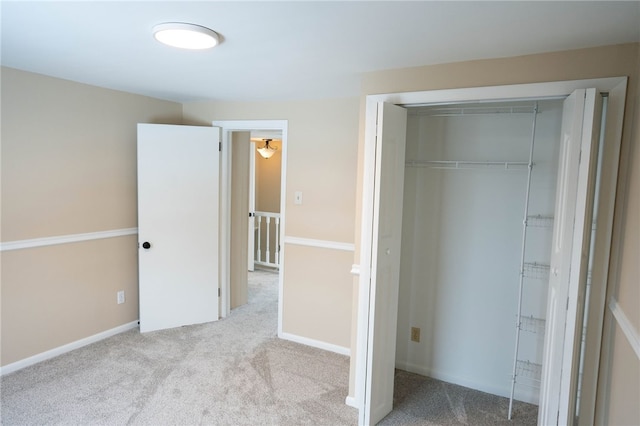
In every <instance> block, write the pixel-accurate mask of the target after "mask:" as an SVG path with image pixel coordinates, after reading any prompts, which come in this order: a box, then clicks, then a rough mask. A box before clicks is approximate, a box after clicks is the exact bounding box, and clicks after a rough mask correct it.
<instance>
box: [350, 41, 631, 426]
mask: <svg viewBox="0 0 640 426" xmlns="http://www.w3.org/2000/svg"><path fill="white" fill-rule="evenodd" d="M639 49H640V44H637V43H632V44H624V45H616V46H605V47H598V48H590V49H580V50H572V51H564V52H553V53H545V54H537V55H527V56H519V57H512V58H500V59H488V60H478V61H469V62H460V63H451V64H443V65H433V66H424V67H415V68H407V69H397V70H388V71H381V72H374V73H369V74H365V75H364V76H363V80H362V98H361V104H360V105H361V108H360V136H359V150H358V152H359V155H358V184H357V196H356V199H357V200H360V199H361V194H362V175H363V172H362V164H363V153H364V149H363V144H364V100H365V97H366V96H367V95H372V94H380V93H395V92H407V91H423V90H437V89H452V88H463V87H482V86H494V85H505V84H519V83H536V82H545V81H560V80H577V79H587V78H599V77H616V76H629V86H628V88H629V89H628V90H629V93H631V94H634V93H636V92H637V90H638V89H637V87H638V75H639V73H638V70H637V58H638V55H639ZM633 117H634V116H633V115H632V102H628V104H627V108H626V111H625V124H624V128H623V142H622V144H623V146H622V151H623V153H628V152H629V151H630V150H631V147H634V149H635V150H636V151H637V150H638V149H640V148H637V147H638V138H637V137H636V138H635V139H634V140H633V141H632V139H631V137H630V134H631V129H632V127H631V125H632V122H633ZM636 121H637V119H636ZM638 168H640V161H639V160H638V158H637V155H636V157H634V160H633V163H630V165H629V167H626V165H625V166H623V167H622V168H621V171H620V178H619V180H620V182H621V183H623V187H626V188H627V190H626V192H625V193H621V194H618V198H617V202H616V208H617V209H618V210H620V209H623V210H624V211H625V217H627V222H626V223H625V224H624V225H623V227H622V234H624V235H629V232H627V229H626V228H627V227H631V229H630V231H631V235H633V232H635V237H630V238H629V241H628V242H625V245H624V248H623V249H622V252H621V253H622V256H623V258H624V259H628V260H627V262H628V263H627V264H626V266H625V264H624V263H623V264H622V266H621V268H622V272H621V275H620V276H621V280H622V281H624V282H625V283H626V284H625V285H623V286H622V287H621V292H622V291H624V292H625V294H626V295H628V298H627V297H625V300H629V299H630V300H631V301H628V302H626V303H630V304H632V305H634V306H633V307H631V306H630V307H629V312H635V314H633V315H635V318H636V319H637V318H638V317H637V313H638V312H639V309H638V297H637V295H638V291H639V290H638V287H639V286H640V283H639V282H638V273H637V271H638V270H637V264H638V259H639V258H640V252H639V251H638V243H637V241H638V237H637V235H638V234H637V218H638V217H639V216H640V212H639V211H638V207H637V203H636V204H635V205H634V204H633V203H625V202H624V201H623V200H624V199H625V194H628V193H630V191H635V195H634V196H633V197H631V199H636V200H637V193H638V185H637V180H638V173H637V169H638ZM633 169H636V172H635V174H634V175H633V176H632V175H631V174H630V173H629V172H628V171H629V170H633ZM632 178H633V179H634V181H633V182H634V183H633V184H632V185H624V183H625V182H630V181H631V179H632ZM360 215H361V206H360V203H358V205H357V206H356V225H355V227H356V236H355V241H356V245H358V244H359V242H360ZM629 217H633V218H634V219H628V218H629ZM634 221H635V222H634ZM634 224H635V225H634ZM634 227H635V231H634V230H633V229H634ZM618 243H619V241H614V243H613V244H614V245H616V244H618ZM358 253H359V247H356V256H355V259H354V262H355V263H358V262H359V256H358ZM631 259H634V260H631ZM623 262H624V261H623ZM633 268H635V269H633ZM634 274H635V275H634ZM625 276H626V277H628V278H625ZM631 277H633V278H631ZM357 285H358V280H357V279H354V287H355V288H354V290H353V291H354V295H355V294H357ZM634 297H635V299H634ZM356 310H357V299H356V298H355V297H354V304H353V311H352V312H353V318H354V319H355V318H357V315H356ZM636 324H638V323H637V322H636ZM354 329H355V326H354ZM351 353H352V358H351V377H350V391H349V394H350V396H355V394H354V392H355V382H354V378H355V356H353V355H355V333H352V336H351ZM615 355H616V356H617V355H618V353H617V352H616V353H615ZM631 362H632V360H630V359H627V360H626V361H625V364H623V367H622V368H624V366H626V365H629V367H630V368H631V369H632V370H633V368H635V371H637V368H636V367H633V366H632V365H631ZM635 362H637V359H636V360H635ZM636 402H637V399H636ZM637 423H638V422H637V421H636V422H635V423H634V424H637Z"/></svg>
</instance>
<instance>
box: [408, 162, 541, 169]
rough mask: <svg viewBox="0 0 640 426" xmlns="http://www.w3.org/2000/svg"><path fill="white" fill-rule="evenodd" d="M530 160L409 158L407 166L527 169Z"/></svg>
mask: <svg viewBox="0 0 640 426" xmlns="http://www.w3.org/2000/svg"><path fill="white" fill-rule="evenodd" d="M529 164H530V163H529V162H525V161H435V160H429V161H421V160H408V161H406V162H405V166H407V167H426V168H431V169H504V170H526V169H527V168H528V167H529Z"/></svg>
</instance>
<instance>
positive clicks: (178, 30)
mask: <svg viewBox="0 0 640 426" xmlns="http://www.w3.org/2000/svg"><path fill="white" fill-rule="evenodd" d="M153 36H154V37H155V39H156V40H158V41H159V42H160V43H164V44H166V45H168V46H172V47H178V48H180V49H210V48H212V47H215V46H216V45H218V43H220V37H219V36H218V33H216V32H215V31H213V30H210V29H209V28H206V27H203V26H200V25H195V24H187V23H184V22H165V23H162V24H158V25H156V26H154V27H153Z"/></svg>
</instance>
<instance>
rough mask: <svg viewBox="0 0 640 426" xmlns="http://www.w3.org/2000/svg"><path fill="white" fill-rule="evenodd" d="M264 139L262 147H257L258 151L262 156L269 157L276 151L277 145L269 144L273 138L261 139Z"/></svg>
mask: <svg viewBox="0 0 640 426" xmlns="http://www.w3.org/2000/svg"><path fill="white" fill-rule="evenodd" d="M262 140H263V141H264V146H263V147H262V148H258V152H259V153H260V155H262V157H263V158H271V157H272V156H273V154H275V153H276V151H277V150H278V147H276V146H269V142H271V141H272V140H273V139H262Z"/></svg>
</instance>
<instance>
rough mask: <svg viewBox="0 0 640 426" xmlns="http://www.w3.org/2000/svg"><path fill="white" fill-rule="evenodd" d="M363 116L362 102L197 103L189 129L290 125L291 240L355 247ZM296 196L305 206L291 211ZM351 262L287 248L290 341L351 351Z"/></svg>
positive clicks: (320, 251) (188, 111)
mask: <svg viewBox="0 0 640 426" xmlns="http://www.w3.org/2000/svg"><path fill="white" fill-rule="evenodd" d="M358 109H359V99H357V98H344V99H325V100H313V101H283V102H197V103H188V104H185V105H184V108H183V114H184V119H185V123H187V124H200V125H208V124H210V123H211V121H212V120H237V119H240V120H259V119H263V120H288V140H287V146H286V153H283V154H285V155H286V159H283V161H285V162H286V179H287V187H286V193H285V194H284V195H285V196H286V207H285V208H286V211H285V214H286V223H285V235H286V236H287V237H297V238H305V239H311V240H325V241H330V242H339V243H353V236H354V227H353V224H354V217H355V210H354V209H355V198H354V194H355V193H356V167H355V165H356V163H357V146H358ZM276 155H281V154H276ZM269 161H270V160H269ZM295 191H302V193H303V204H302V205H295V204H293V195H294V192H295ZM352 259H353V253H352V252H348V251H342V250H335V249H324V248H319V247H305V246H298V245H295V244H284V268H283V274H284V296H283V301H282V302H283V332H284V333H290V334H293V335H296V336H299V337H303V338H307V339H311V340H316V341H319V342H322V343H328V344H331V345H337V346H341V347H346V348H348V347H349V336H350V328H351V303H352V297H351V291H352V289H351V282H352V277H351V275H350V269H351V263H352ZM320 271H322V273H321V272H320Z"/></svg>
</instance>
